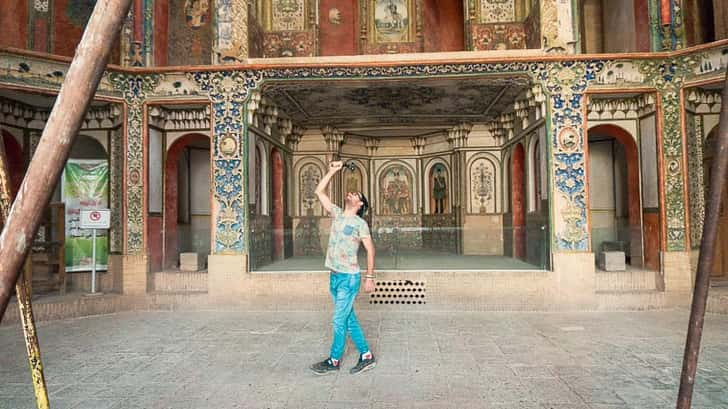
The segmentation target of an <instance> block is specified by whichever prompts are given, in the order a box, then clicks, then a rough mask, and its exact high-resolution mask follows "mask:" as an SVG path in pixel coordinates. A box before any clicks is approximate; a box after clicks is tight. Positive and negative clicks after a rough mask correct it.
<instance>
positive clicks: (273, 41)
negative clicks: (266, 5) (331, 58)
mask: <svg viewBox="0 0 728 409" xmlns="http://www.w3.org/2000/svg"><path fill="white" fill-rule="evenodd" d="M315 51H316V49H315V41H314V34H313V32H309V31H282V32H274V33H264V34H263V55H264V57H266V58H275V57H312V56H314V53H315Z"/></svg>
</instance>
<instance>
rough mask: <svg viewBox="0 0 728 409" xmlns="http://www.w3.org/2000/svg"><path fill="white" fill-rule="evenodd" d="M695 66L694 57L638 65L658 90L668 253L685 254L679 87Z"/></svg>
mask: <svg viewBox="0 0 728 409" xmlns="http://www.w3.org/2000/svg"><path fill="white" fill-rule="evenodd" d="M697 65H698V60H697V59H696V58H694V57H693V56H684V57H678V58H675V59H669V60H645V61H640V62H639V64H638V66H639V67H640V71H641V72H642V73H643V74H644V76H645V79H646V82H647V83H648V84H651V85H652V86H654V87H655V88H657V90H658V94H659V96H658V98H659V99H660V106H661V107H662V158H661V159H662V169H663V181H664V200H665V202H664V217H665V224H666V227H667V228H666V232H665V235H666V236H667V237H666V242H667V249H666V250H667V251H684V250H686V246H687V239H688V236H687V231H686V229H687V225H686V224H687V215H686V211H687V210H686V207H687V206H686V203H685V199H684V198H685V194H686V184H685V180H684V172H685V171H686V170H687V169H686V167H685V163H684V161H683V149H684V148H685V147H684V146H683V137H682V127H681V122H680V111H681V108H680V106H681V105H680V104H681V97H680V88H681V86H682V84H683V82H684V81H685V78H686V77H687V76H688V75H689V73H691V72H693V71H694V70H695V68H696V66H697Z"/></svg>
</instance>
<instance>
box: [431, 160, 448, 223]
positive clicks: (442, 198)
mask: <svg viewBox="0 0 728 409" xmlns="http://www.w3.org/2000/svg"><path fill="white" fill-rule="evenodd" d="M449 180H450V178H449V177H448V172H447V168H446V167H445V165H443V164H442V163H438V164H436V165H435V166H433V167H432V169H431V170H430V178H429V182H430V183H429V185H430V213H431V214H443V213H450V197H449V196H450V194H449V191H448V189H449V187H450V184H449V182H448V181H449Z"/></svg>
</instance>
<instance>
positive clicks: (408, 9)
mask: <svg viewBox="0 0 728 409" xmlns="http://www.w3.org/2000/svg"><path fill="white" fill-rule="evenodd" d="M369 2H370V3H369V5H370V7H369V26H370V38H371V41H372V42H374V43H406V42H410V41H413V40H414V25H415V20H416V16H415V10H414V1H413V0H369Z"/></svg>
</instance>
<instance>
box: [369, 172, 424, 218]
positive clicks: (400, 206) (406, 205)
mask: <svg viewBox="0 0 728 409" xmlns="http://www.w3.org/2000/svg"><path fill="white" fill-rule="evenodd" d="M412 180H413V178H412V174H411V173H410V171H409V170H408V169H407V168H406V167H405V166H403V165H391V166H389V167H388V168H387V169H385V170H384V171H383V172H382V174H381V176H380V177H379V200H378V203H380V205H379V206H380V214H381V215H387V216H389V215H404V214H413V213H416V212H415V209H414V206H413V198H414V192H412V187H413V184H412Z"/></svg>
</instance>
